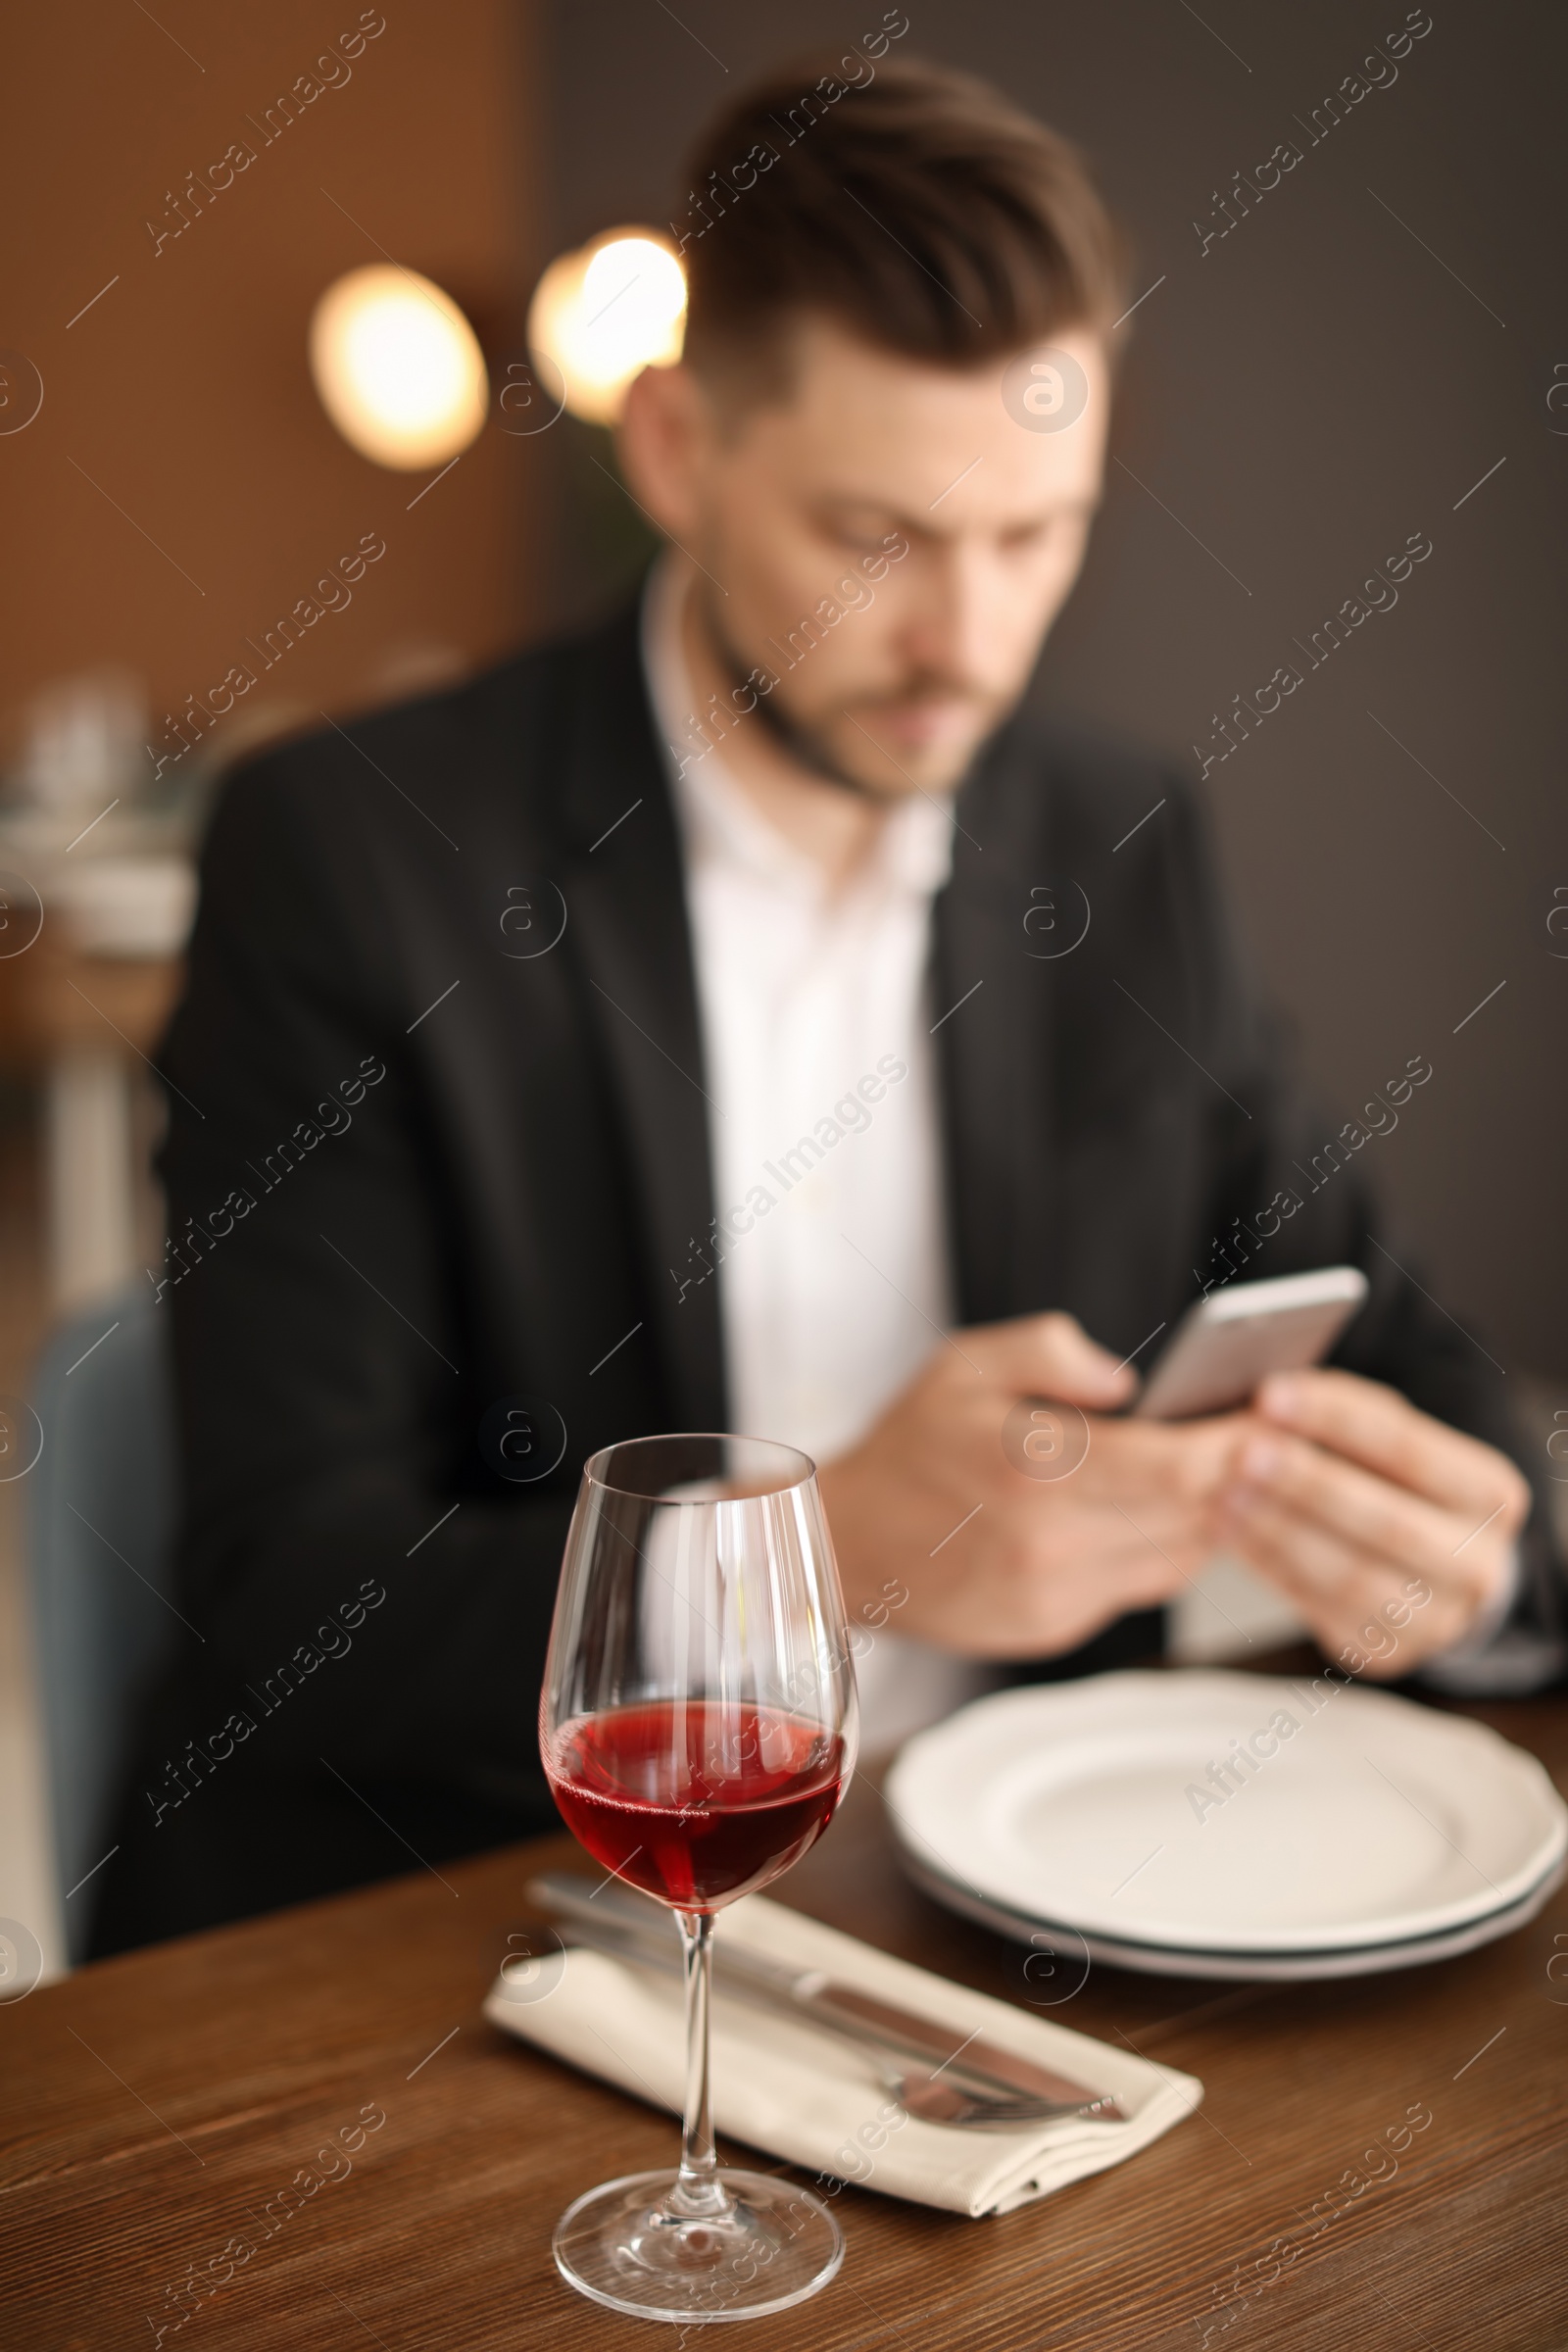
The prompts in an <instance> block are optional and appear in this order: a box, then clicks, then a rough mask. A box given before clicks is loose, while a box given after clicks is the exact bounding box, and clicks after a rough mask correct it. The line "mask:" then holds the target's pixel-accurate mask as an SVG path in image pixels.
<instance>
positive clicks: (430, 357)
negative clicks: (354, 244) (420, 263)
mask: <svg viewBox="0 0 1568 2352" xmlns="http://www.w3.org/2000/svg"><path fill="white" fill-rule="evenodd" d="M310 353H311V373H312V375H313V376H314V377H315V379H316V389H317V391H318V392H319V394H320V396H321V406H322V407H323V408H324V409H325V411H326V413H327V415H328V416H329V417H331V419H332V422H333V423H334V424H335V425H336V426H337V429H338V431H339V432H340V433H341V434H342V435H343V438H344V440H345V441H347V442H349V443H350V444H351V446H352V447H353V448H355V449H357V450H359V451H360V453H361V455H362V456H364V457H367V458H372V459H373V460H374V461H375V463H376V465H377V466H397V467H400V468H401V469H403V470H405V471H414V470H416V469H417V468H419V467H422V466H439V465H441V464H443V463H444V462H445V460H447V459H448V458H455V457H456V456H457V454H458V452H459V451H460V450H463V449H466V448H467V446H468V444H469V442H470V441H471V440H473V438H474V436H475V435H476V434H477V432H478V430H479V427H480V426H481V425H482V424H483V422H484V415H485V408H486V406H487V403H488V400H489V387H488V383H487V380H486V376H485V370H484V359H483V357H482V355H481V353H480V350H479V346H478V343H477V342H476V341H475V339H474V333H473V329H472V327H471V326H470V325H469V324H468V321H467V320H466V319H465V317H464V316H463V313H462V312H461V311H460V310H459V308H458V306H457V304H456V303H455V302H454V301H453V300H452V297H451V295H450V294H443V292H442V291H441V288H440V287H439V286H436V285H432V284H431V282H430V280H429V279H428V278H427V277H419V276H417V274H416V272H415V271H414V270H398V269H393V268H390V267H388V266H386V265H384V264H381V263H377V264H375V265H374V266H373V267H372V268H370V269H367V270H350V271H349V273H348V275H347V276H346V277H340V278H339V279H338V280H337V282H336V283H335V284H334V285H330V286H328V287H327V289H326V292H325V293H324V294H323V295H322V296H321V299H320V301H319V303H318V304H317V306H316V309H315V312H314V313H313V315H312V318H311V334H310Z"/></svg>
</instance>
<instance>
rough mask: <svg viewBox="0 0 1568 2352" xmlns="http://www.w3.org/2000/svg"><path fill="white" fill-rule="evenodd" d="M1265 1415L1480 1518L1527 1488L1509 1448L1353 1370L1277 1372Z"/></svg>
mask: <svg viewBox="0 0 1568 2352" xmlns="http://www.w3.org/2000/svg"><path fill="white" fill-rule="evenodd" d="M1257 1410H1258V1412H1259V1413H1260V1414H1261V1415H1262V1416H1263V1417H1264V1418H1265V1419H1267V1420H1270V1421H1274V1422H1277V1423H1278V1424H1279V1425H1280V1426H1281V1427H1283V1428H1286V1429H1293V1430H1295V1431H1296V1432H1297V1433H1298V1434H1299V1436H1301V1437H1303V1438H1312V1439H1314V1440H1315V1441H1316V1442H1317V1444H1318V1445H1320V1446H1328V1447H1329V1448H1330V1449H1331V1450H1332V1451H1333V1452H1335V1453H1342V1454H1345V1455H1347V1456H1348V1457H1349V1459H1351V1460H1352V1461H1357V1462H1363V1463H1364V1464H1365V1465H1366V1467H1367V1468H1368V1469H1369V1470H1377V1471H1380V1472H1381V1473H1382V1475H1383V1476H1384V1477H1385V1478H1391V1479H1393V1480H1394V1481H1395V1482H1396V1483H1397V1485H1399V1486H1401V1487H1407V1488H1408V1489H1409V1490H1410V1492H1411V1493H1412V1494H1414V1495H1427V1496H1429V1497H1430V1499H1431V1500H1432V1501H1434V1502H1437V1503H1443V1504H1446V1506H1447V1508H1448V1509H1450V1510H1454V1511H1459V1512H1461V1513H1464V1514H1466V1515H1468V1516H1470V1517H1472V1518H1473V1519H1477V1520H1479V1519H1482V1518H1484V1517H1485V1516H1486V1514H1487V1512H1488V1511H1489V1510H1493V1509H1495V1507H1496V1506H1497V1504H1498V1503H1503V1502H1508V1501H1512V1500H1516V1499H1519V1498H1521V1497H1522V1498H1523V1499H1524V1500H1525V1501H1526V1502H1528V1494H1529V1490H1528V1488H1527V1487H1526V1485H1525V1481H1524V1479H1523V1477H1522V1475H1521V1474H1520V1472H1519V1471H1518V1470H1517V1469H1516V1468H1515V1467H1514V1465H1513V1463H1512V1462H1510V1461H1509V1460H1508V1458H1507V1456H1506V1454H1501V1453H1499V1452H1498V1451H1497V1449H1496V1447H1495V1446H1487V1445H1484V1444H1483V1443H1482V1442H1481V1440H1480V1439H1479V1438H1472V1437H1467V1436H1466V1435H1465V1433H1464V1432H1463V1431H1462V1430H1457V1429H1450V1428H1449V1427H1448V1425H1447V1423H1446V1422H1444V1421H1437V1420H1434V1419H1433V1417H1432V1415H1431V1414H1430V1413H1423V1412H1420V1411H1419V1410H1418V1409H1417V1408H1416V1406H1414V1405H1413V1404H1410V1403H1409V1402H1407V1400H1406V1399H1405V1398H1404V1397H1400V1396H1398V1395H1397V1393H1396V1392H1395V1391H1394V1390H1393V1389H1388V1388H1384V1387H1383V1385H1382V1384H1381V1383H1380V1382H1378V1381H1374V1380H1362V1379H1361V1378H1359V1376H1358V1375H1357V1374H1355V1373H1353V1372H1275V1373H1271V1374H1270V1376H1269V1378H1268V1379H1267V1380H1265V1381H1264V1383H1263V1385H1262V1387H1261V1388H1260V1389H1259V1391H1258V1394H1257Z"/></svg>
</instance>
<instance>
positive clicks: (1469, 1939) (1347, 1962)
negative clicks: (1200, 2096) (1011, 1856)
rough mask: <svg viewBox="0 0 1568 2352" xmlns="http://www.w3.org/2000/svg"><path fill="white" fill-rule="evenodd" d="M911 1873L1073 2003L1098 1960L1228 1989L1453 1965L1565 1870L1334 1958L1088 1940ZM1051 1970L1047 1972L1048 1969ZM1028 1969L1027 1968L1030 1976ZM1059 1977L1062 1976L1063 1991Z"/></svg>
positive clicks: (1526, 1912) (1545, 1893) (1530, 1906)
mask: <svg viewBox="0 0 1568 2352" xmlns="http://www.w3.org/2000/svg"><path fill="white" fill-rule="evenodd" d="M904 1864H905V1868H906V1869H907V1871H908V1874H909V1876H910V1878H912V1879H913V1880H914V1882H915V1884H916V1886H918V1887H924V1888H925V1890H926V1892H927V1893H928V1894H930V1895H932V1896H934V1897H935V1899H936V1900H937V1901H938V1902H939V1903H943V1904H945V1905H946V1907H947V1908H948V1909H949V1910H950V1911H958V1912H961V1913H962V1915H963V1916H964V1918H966V1919H976V1920H978V1921H979V1922H980V1924H981V1926H982V1927H986V1928H994V1929H995V1930H996V1932H997V1934H998V1935H999V1936H1011V1937H1012V1938H1013V1939H1014V1940H1015V1941H1016V1942H1018V1943H1027V1944H1031V1945H1033V1947H1034V1949H1035V1951H1036V1953H1037V1954H1038V1955H1039V1956H1040V1959H1041V1961H1042V1963H1043V1965H1042V1968H1041V1972H1040V1976H1039V1980H1038V1982H1039V1984H1040V1986H1041V1988H1042V1991H1043V1992H1044V1991H1045V1990H1046V1988H1047V1987H1050V1988H1052V1989H1053V1990H1057V1989H1059V1990H1060V1991H1061V1992H1062V1993H1064V1994H1066V1995H1067V1996H1068V1997H1070V1994H1071V1992H1074V1991H1077V1990H1078V1989H1079V1985H1078V1983H1077V1982H1076V1975H1077V1971H1078V1970H1079V1969H1082V1968H1085V1967H1087V1965H1088V1963H1089V1962H1090V1961H1091V1960H1101V1961H1104V1962H1106V1963H1107V1964H1108V1965H1110V1966H1111V1967H1113V1968H1130V1969H1135V1970H1137V1972H1138V1973H1139V1974H1140V1975H1142V1976H1154V1977H1203V1978H1213V1979H1216V1980H1218V1981H1219V1982H1220V1983H1222V1984H1252V1983H1264V1984H1281V1985H1291V1984H1302V1983H1306V1982H1309V1981H1310V1980H1312V1979H1315V1978H1322V1977H1373V1976H1381V1975H1382V1974H1384V1973H1385V1972H1386V1971H1387V1970H1389V1969H1394V1968H1419V1967H1421V1966H1422V1964H1423V1963H1424V1962H1426V1961H1429V1960H1451V1959H1452V1958H1454V1957H1455V1955H1456V1954H1457V1953H1460V1952H1473V1951H1475V1950H1477V1949H1478V1948H1479V1946H1480V1945H1482V1944H1484V1943H1494V1942H1495V1941H1496V1939H1497V1937H1498V1936H1511V1935H1512V1934H1513V1932H1514V1930H1515V1928H1522V1927H1523V1926H1524V1925H1525V1923H1526V1922H1527V1921H1528V1920H1532V1919H1534V1918H1535V1916H1536V1913H1537V1912H1538V1911H1540V1910H1541V1909H1542V1908H1543V1906H1544V1904H1545V1903H1546V1902H1548V1901H1549V1900H1550V1898H1551V1896H1552V1895H1553V1894H1554V1893H1555V1891H1556V1889H1557V1887H1559V1886H1560V1885H1561V1883H1562V1878H1563V1871H1564V1865H1563V1863H1561V1862H1557V1863H1554V1864H1553V1866H1552V1868H1551V1869H1550V1870H1548V1871H1547V1873H1546V1875H1545V1877H1544V1879H1543V1880H1542V1881H1541V1884H1540V1885H1539V1886H1538V1887H1532V1888H1531V1890H1530V1892H1529V1893H1528V1894H1527V1895H1525V1896H1524V1897H1523V1899H1522V1900H1521V1901H1519V1902H1517V1903H1510V1904H1508V1905H1507V1906H1506V1908H1505V1909H1503V1910H1501V1911H1491V1912H1489V1913H1488V1914H1487V1916H1486V1918H1485V1919H1478V1920H1472V1921H1471V1922H1470V1924H1469V1925H1468V1926H1467V1927H1463V1928H1449V1929H1447V1930H1446V1932H1445V1933H1444V1934H1442V1935H1438V1936H1418V1937H1416V1938H1415V1939H1414V1940H1413V1941H1411V1942H1409V1943H1373V1944H1366V1945H1363V1946H1360V1947H1359V1948H1355V1949H1351V1950H1341V1951H1330V1952H1257V1953H1249V1952H1201V1951H1185V1950H1178V1949H1176V1948H1175V1947H1174V1946H1169V1945H1161V1944H1155V1943H1118V1942H1117V1941H1116V1940H1115V1939H1114V1938H1113V1937H1111V1936H1083V1935H1080V1934H1079V1932H1078V1930H1077V1929H1076V1928H1064V1927H1059V1926H1054V1925H1053V1924H1052V1923H1051V1922H1050V1921H1047V1920H1039V1919H1028V1918H1025V1917H1024V1916H1023V1915H1022V1914H1021V1913H1019V1912H1014V1911H1007V1910H1005V1909H1004V1908H1003V1906H1002V1905H1001V1904H1000V1903H988V1902H987V1901H986V1900H985V1899H984V1897H983V1896H980V1895H977V1894H974V1893H973V1892H972V1891H971V1890H970V1889H969V1888H968V1887H958V1886H956V1885H954V1883H953V1882H952V1881H951V1880H948V1879H944V1878H939V1877H938V1875H937V1873H936V1872H935V1871H932V1870H922V1869H921V1868H920V1866H919V1864H918V1863H917V1862H915V1861H914V1860H913V1859H912V1858H911V1856H910V1855H909V1854H908V1853H906V1854H905V1856H904ZM1048 1962H1049V1965H1044V1964H1045V1963H1048ZM1027 1966H1028V1963H1027V1962H1026V1963H1025V1968H1026V1969H1027ZM1058 1970H1059V1972H1060V1979H1059V1986H1058Z"/></svg>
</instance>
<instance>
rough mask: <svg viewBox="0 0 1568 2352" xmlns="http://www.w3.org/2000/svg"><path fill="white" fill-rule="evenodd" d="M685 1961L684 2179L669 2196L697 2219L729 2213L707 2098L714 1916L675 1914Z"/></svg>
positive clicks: (672, 2206)
mask: <svg viewBox="0 0 1568 2352" xmlns="http://www.w3.org/2000/svg"><path fill="white" fill-rule="evenodd" d="M675 1917H676V1919H677V1920H678V1921H679V1923H680V1940H681V1950H682V1953H683V1956H684V1958H685V1962H686V2114H685V2119H684V2123H683V2126H682V2131H681V2143H680V2176H679V2178H678V2179H677V2180H676V2182H675V2185H674V2187H673V2188H672V2189H671V2190H670V2192H669V2199H668V2205H669V2210H670V2211H671V2212H672V2213H678V2214H681V2215H684V2216H687V2217H689V2218H691V2219H693V2220H695V2219H697V2218H699V2217H701V2216H716V2215H719V2214H727V2213H728V2212H729V2210H730V2199H729V2192H728V2191H727V2190H726V2189H725V2187H724V2186H723V2184H722V2182H721V2181H720V2180H719V2177H718V2158H717V2156H716V2155H715V2153H714V2150H713V2118H712V2111H711V2103H710V2096H709V2051H708V2044H709V2032H708V2012H709V1995H710V1991H711V1985H712V1968H713V1915H712V1913H711V1911H677V1912H676V1914H675Z"/></svg>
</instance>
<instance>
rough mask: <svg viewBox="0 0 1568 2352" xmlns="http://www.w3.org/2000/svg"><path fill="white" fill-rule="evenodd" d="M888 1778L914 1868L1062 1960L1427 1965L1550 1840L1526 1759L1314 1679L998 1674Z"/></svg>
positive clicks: (1557, 1846) (1501, 1925) (1556, 1874)
mask: <svg viewBox="0 0 1568 2352" xmlns="http://www.w3.org/2000/svg"><path fill="white" fill-rule="evenodd" d="M885 1793H886V1796H887V1801H888V1807H889V1812H890V1815H891V1819H892V1821H893V1824H894V1828H895V1832H896V1835H897V1837H898V1839H899V1843H900V1847H901V1852H902V1857H903V1860H904V1862H905V1864H906V1867H907V1869H908V1870H909V1872H910V1873H911V1875H912V1876H913V1877H914V1878H915V1879H916V1880H917V1881H918V1882H919V1884H920V1885H922V1886H923V1887H925V1888H926V1889H927V1890H928V1891H929V1892H930V1893H931V1894H933V1895H935V1896H936V1898H937V1899H938V1901H940V1902H943V1903H946V1904H948V1905H949V1906H950V1907H951V1908H952V1909H954V1910H956V1911H961V1912H963V1913H965V1914H966V1915H967V1916H968V1917H970V1918H972V1919H978V1920H980V1921H982V1922H983V1923H984V1924H985V1925H986V1926H988V1927H992V1928H996V1929H998V1930H1000V1931H1001V1932H1002V1934H1004V1935H1006V1936H1016V1937H1017V1938H1018V1939H1019V1940H1020V1941H1023V1942H1026V1943H1033V1944H1034V1945H1035V1947H1036V1949H1037V1950H1038V1951H1040V1952H1041V1953H1042V1954H1043V1955H1044V1954H1046V1953H1051V1954H1053V1955H1056V1956H1059V1959H1060V1961H1062V1962H1064V1963H1065V1964H1066V1969H1067V1973H1069V1974H1070V1964H1071V1962H1072V1960H1073V1958H1074V1956H1075V1955H1077V1954H1079V1953H1082V1955H1083V1956H1084V1959H1085V1961H1086V1962H1087V1961H1088V1960H1089V1959H1098V1960H1105V1961H1111V1962H1114V1963H1115V1964H1116V1965H1117V1966H1118V1967H1121V1968H1136V1969H1145V1970H1151V1971H1154V1972H1157V1973H1159V1974H1163V1975H1174V1976H1186V1977H1219V1978H1244V1979H1246V1978H1306V1977H1347V1976H1361V1975H1366V1974H1370V1973H1371V1972H1373V1971H1376V1970H1382V1969H1391V1968H1408V1967H1411V1966H1412V1965H1414V1964H1416V1963H1418V1962H1421V1961H1427V1960H1442V1959H1446V1958H1447V1957H1449V1955H1451V1954H1452V1953H1455V1952H1466V1951H1470V1950H1471V1949H1473V1948H1474V1947H1475V1946H1476V1945H1477V1944H1482V1943H1489V1942H1491V1941H1492V1939H1493V1938H1494V1937H1495V1936H1505V1935H1507V1934H1508V1932H1509V1931H1510V1930H1511V1929H1513V1928H1516V1927H1519V1926H1521V1925H1522V1924H1523V1923H1524V1922H1525V1921H1526V1920H1528V1919H1531V1918H1533V1917H1534V1916H1535V1914H1536V1912H1537V1911H1539V1910H1540V1909H1541V1907H1542V1905H1543V1904H1544V1902H1545V1901H1546V1899H1547V1897H1548V1896H1549V1895H1550V1893H1551V1892H1552V1890H1553V1888H1554V1887H1556V1885H1557V1883H1558V1881H1559V1880H1560V1879H1561V1877H1562V1875H1563V1868H1564V1857H1565V1855H1568V1806H1565V1805H1564V1803H1563V1800H1562V1798H1561V1797H1560V1796H1559V1795H1558V1794H1557V1791H1556V1789H1554V1788H1553V1787H1552V1785H1551V1782H1550V1781H1549V1780H1548V1779H1547V1777H1546V1775H1545V1773H1544V1770H1543V1769H1542V1767H1541V1765H1540V1764H1538V1763H1537V1761H1536V1759H1535V1758H1534V1756H1529V1755H1526V1754H1525V1753H1524V1752H1523V1750H1522V1749H1520V1748H1517V1747H1513V1746H1511V1745H1510V1744H1509V1743H1508V1741H1507V1740H1501V1739H1499V1738H1498V1737H1497V1735H1496V1734H1495V1732H1490V1731H1488V1730H1486V1729H1485V1728H1484V1727H1483V1726H1482V1725H1480V1724H1477V1723H1472V1722H1470V1721H1468V1720H1467V1719H1465V1718H1463V1717H1460V1716H1456V1715H1446V1714H1442V1713H1440V1712H1438V1711H1437V1710H1436V1709H1434V1708H1430V1707H1423V1706H1417V1705H1414V1704H1412V1702H1411V1701H1410V1700H1408V1699H1404V1698H1396V1697H1394V1696H1392V1695H1390V1694H1389V1693H1388V1692H1386V1691H1373V1690H1368V1689H1366V1688H1364V1687H1363V1686H1361V1685H1347V1684H1345V1683H1343V1682H1341V1681H1339V1680H1338V1678H1333V1679H1331V1678H1328V1677H1319V1678H1318V1679H1317V1680H1316V1681H1315V1682H1314V1681H1309V1680H1306V1679H1302V1680H1300V1681H1296V1682H1282V1681H1276V1680H1270V1679H1265V1678H1264V1677H1262V1676H1260V1675H1253V1674H1226V1673H1218V1672H1212V1673H1211V1672H1190V1673H1169V1674H1159V1673H1154V1674H1108V1675H1099V1676H1095V1677H1093V1678H1091V1679H1088V1680H1085V1681H1083V1682H1077V1683H1059V1684H1052V1685H1046V1686H1043V1687H1042V1686H1036V1687H1033V1688H1030V1689H1027V1690H1018V1691H999V1692H998V1693H996V1694H995V1695H994V1696H992V1697H989V1698H982V1699H977V1700H976V1701H975V1702H974V1704H973V1705H971V1706H967V1707H964V1708H961V1709H960V1710H959V1712H958V1713H957V1714H956V1715H953V1716H950V1717H949V1719H948V1720H947V1722H945V1723H942V1724H938V1725H937V1726H936V1727H935V1729H934V1730H931V1731H928V1732H922V1733H921V1734H920V1735H919V1737H918V1738H916V1739H914V1740H910V1741H909V1742H908V1744H907V1746H906V1747H905V1748H904V1749H903V1750H902V1751H901V1753H900V1755H899V1757H898V1760H897V1762H896V1763H895V1765H894V1767H893V1770H892V1773H891V1774H890V1776H889V1779H888V1782H887V1787H886V1790H885ZM1056 1966H1057V1960H1056V1959H1055V1958H1054V1959H1052V1960H1051V1961H1049V1962H1047V1961H1045V1960H1044V1959H1043V1961H1042V1973H1043V1974H1044V1973H1045V1972H1046V1971H1047V1970H1048V1969H1050V1970H1054V1969H1055V1968H1056Z"/></svg>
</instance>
